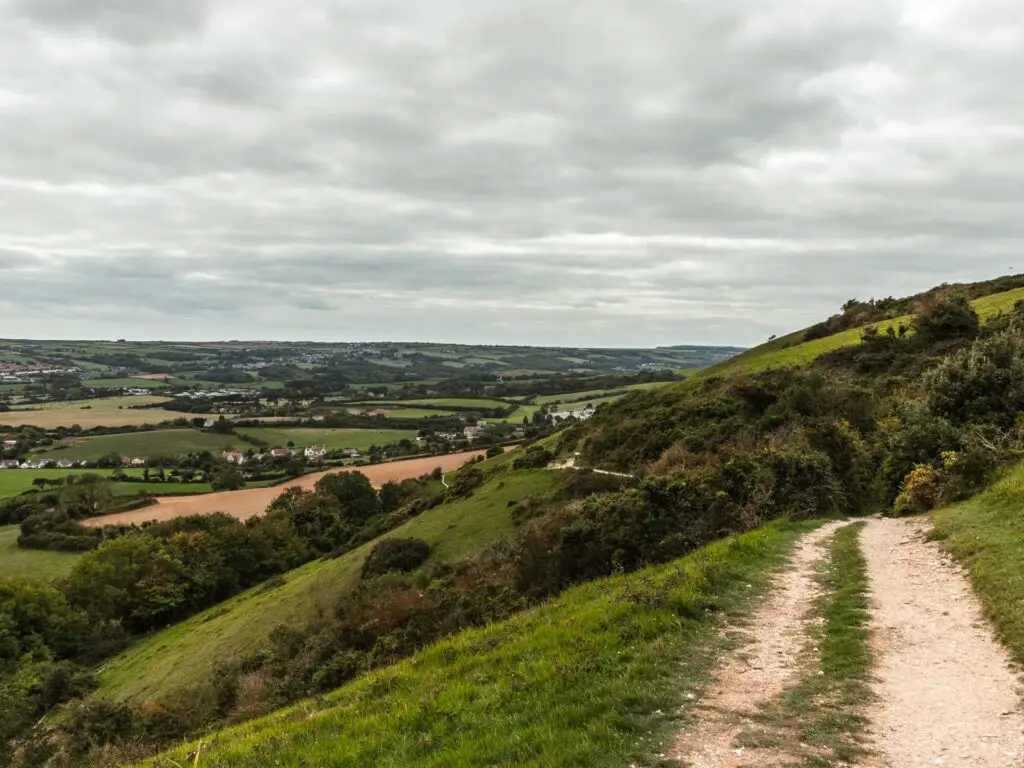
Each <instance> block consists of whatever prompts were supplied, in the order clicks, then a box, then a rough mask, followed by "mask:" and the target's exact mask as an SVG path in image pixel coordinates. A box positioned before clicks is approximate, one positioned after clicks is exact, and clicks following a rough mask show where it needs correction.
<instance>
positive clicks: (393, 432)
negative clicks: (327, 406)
mask: <svg viewBox="0 0 1024 768" xmlns="http://www.w3.org/2000/svg"><path fill="white" fill-rule="evenodd" d="M238 431H239V433H240V434H244V435H249V436H252V437H256V438H259V439H260V440H264V441H266V442H267V443H269V444H270V445H287V444H288V443H289V442H292V443H294V444H295V446H296V447H298V448H305V447H306V446H309V445H323V446H326V448H327V450H329V451H332V450H340V449H342V448H355V449H356V450H359V451H365V450H367V449H368V448H370V447H371V446H374V445H380V446H383V445H387V444H389V443H397V442H398V441H399V440H413V439H415V437H416V435H417V434H418V433H417V431H416V430H413V429H313V428H305V427H300V428H296V429H273V428H270V427H259V428H249V429H246V428H242V429H239V430H238ZM235 442H236V443H239V445H238V446H237V447H239V448H241V447H243V444H241V443H240V441H238V440H237V439H236V440H235ZM244 447H246V448H251V447H252V446H251V445H247V444H246V445H244Z"/></svg>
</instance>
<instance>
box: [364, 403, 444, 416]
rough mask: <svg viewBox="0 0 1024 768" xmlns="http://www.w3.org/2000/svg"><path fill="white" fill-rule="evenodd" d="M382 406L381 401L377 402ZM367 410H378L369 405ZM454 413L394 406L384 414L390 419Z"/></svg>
mask: <svg viewBox="0 0 1024 768" xmlns="http://www.w3.org/2000/svg"><path fill="white" fill-rule="evenodd" d="M377 406H378V407H380V403H378V404H377ZM367 410H376V409H374V408H370V407H369V406H367ZM451 415H452V414H451V413H449V412H446V411H440V410H438V411H433V410H429V409H427V408H392V409H390V410H388V412H387V413H385V414H384V417H385V418H388V419H429V418H432V417H436V416H448V417H450V416H451Z"/></svg>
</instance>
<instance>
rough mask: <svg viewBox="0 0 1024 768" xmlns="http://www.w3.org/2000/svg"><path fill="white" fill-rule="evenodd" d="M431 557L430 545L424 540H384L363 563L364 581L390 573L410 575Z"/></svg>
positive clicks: (371, 551)
mask: <svg viewBox="0 0 1024 768" xmlns="http://www.w3.org/2000/svg"><path fill="white" fill-rule="evenodd" d="M428 557H430V544H428V543H427V542H425V541H423V540H422V539H412V538H409V539H384V540H383V541H381V542H379V543H378V544H376V545H375V546H374V548H373V549H372V550H370V554H369V556H368V557H367V558H366V560H365V561H364V563H363V571H362V576H363V578H364V579H367V578H371V577H373V576H380V575H381V574H383V573H387V572H388V571H400V572H402V573H408V572H409V571H414V570H416V569H417V568H419V567H420V566H421V565H423V563H425V562H426V561H427V558H428Z"/></svg>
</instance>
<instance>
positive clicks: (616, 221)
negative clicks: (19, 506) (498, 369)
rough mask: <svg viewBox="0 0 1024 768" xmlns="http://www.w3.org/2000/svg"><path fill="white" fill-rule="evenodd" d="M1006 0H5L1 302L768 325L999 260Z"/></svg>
mask: <svg viewBox="0 0 1024 768" xmlns="http://www.w3.org/2000/svg"><path fill="white" fill-rule="evenodd" d="M1007 2H1008V0H987V2H986V3H984V4H982V5H981V6H980V7H979V5H978V4H977V3H971V2H968V0H939V2H930V3H925V2H924V0H870V1H869V2H866V3H861V4H856V5H852V4H839V3H836V4H819V3H802V2H801V3H792V2H783V1H782V0H770V1H769V2H766V3H761V4H757V5H754V6H751V5H750V4H749V3H741V2H739V0H725V2H722V3H716V4H713V5H706V4H705V5H694V4H684V3H677V2H672V1H671V0H645V2H643V3H641V4H634V5H624V4H621V3H617V2H613V1H612V0H595V2H592V3H586V4H582V3H574V2H570V0H555V1H554V2H552V1H551V0H548V1H547V2H541V1H540V0H528V2H523V3H515V4H505V5H500V4H480V3H470V2H468V0H443V1H442V2H436V3H429V4H428V3H425V2H424V3H420V2H413V3H409V2H399V1H398V0H388V1H387V2H380V3H373V4H366V3H356V2H354V1H348V0H346V1H342V0H333V1H331V2H328V0H316V1H314V2H310V3H303V4H299V5H293V4H287V5H286V4H284V3H281V2H278V1H277V0H220V1H219V2H217V3H210V4H209V5H207V4H205V3H199V2H177V1H176V2H174V3H170V2H163V0H161V1H160V2H153V3H146V4H137V3H130V4H126V3H125V2H120V1H119V2H115V3H110V2H105V3H100V2H98V1H95V0H88V2H87V1H86V0H76V2H74V3H72V2H70V0H64V2H60V1H59V0H34V1H33V2H32V3H28V2H24V1H23V0H18V1H17V2H15V1H14V0H7V2H6V4H5V3H4V0H0V10H2V11H3V15H2V16H0V269H2V270H4V279H3V280H2V281H0V328H4V329H7V328H11V329H12V330H11V331H10V333H11V334H13V335H18V334H20V335H26V334H32V333H34V334H37V335H39V334H43V333H44V332H45V333H50V334H52V335H66V334H67V333H72V331H71V330H68V331H65V332H61V331H60V324H59V322H55V321H54V320H52V319H51V318H43V317H42V315H43V314H44V313H43V310H42V309H40V308H41V307H48V308H52V307H54V306H60V307H64V308H65V310H66V311H65V312H64V313H63V314H65V315H67V314H69V313H70V314H72V315H74V317H73V318H70V320H69V323H68V325H69V326H73V327H74V329H75V330H74V331H73V332H74V333H81V331H82V329H83V328H86V327H93V328H95V333H97V334H105V335H112V334H111V333H110V329H112V328H113V327H115V326H116V324H117V322H118V318H125V319H126V320H125V321H126V322H127V321H128V320H127V319H131V321H132V322H133V323H134V324H136V325H140V324H141V326H142V327H144V328H150V329H152V334H151V335H154V336H157V335H170V334H185V335H190V334H191V335H196V336H202V337H204V338H212V337H218V336H223V335H231V336H234V337H239V338H244V337H268V336H274V335H286V336H293V337H296V338H298V337H302V338H312V337H315V338H341V337H344V336H345V335H350V336H352V337H359V338H373V337H379V336H380V335H388V336H392V337H401V338H414V337H429V338H433V339H444V338H452V339H458V340H464V341H468V340H479V341H500V342H530V343H546V342H550V343H577V344H598V343H608V344H645V345H646V344H657V343H662V344H671V343H683V342H693V341H701V340H704V341H709V342H723V343H728V342H734V343H755V342H757V341H759V340H760V339H762V338H763V337H764V336H766V335H768V334H769V333H773V332H782V331H786V330H789V329H791V328H792V327H794V326H798V325H802V324H806V323H810V322H813V321H814V320H816V319H820V317H821V316H823V315H824V314H826V313H828V312H830V311H833V310H834V308H835V307H836V306H837V305H838V304H839V303H840V302H842V301H844V300H846V299H848V298H850V297H851V296H853V295H858V296H870V295H876V296H877V295H882V294H890V293H894V294H899V293H905V292H910V291H913V290H918V289H922V288H926V287H928V286H930V285H932V284H934V283H936V282H941V281H945V280H964V279H979V278H982V277H988V276H992V275H994V274H998V273H1000V272H1004V271H1006V270H1007V269H1009V268H1010V267H1011V266H1013V265H1014V261H1015V254H1016V253H1019V252H1020V247H1021V244H1022V241H1024V217H1022V216H1021V215H1020V210H1019V207H1020V204H1019V194H1018V191H1019V189H1021V188H1022V185H1024V133H1022V131H1021V129H1020V120H1019V115H1020V107H1021V105H1022V103H1024V101H1022V99H1024V97H1022V96H1021V94H1020V91H1019V89H1017V88H1016V87H1015V83H1016V82H1017V80H1018V79H1019V78H1018V76H1019V74H1022V73H1024V52H1022V50H1021V49H1020V47H1019V46H1014V45H1012V44H1009V43H1007V42H1000V41H1007V40H1012V38H1013V34H1014V33H1015V32H1016V34H1020V33H1021V32H1022V31H1024V29H1022V27H1024V22H1021V21H1020V20H1019V18H1018V16H1015V15H1013V14H1012V13H1010V11H1012V10H1013V9H1014V7H1015V6H1013V4H1012V3H1011V4H1009V5H1007V4H1006V3H1007ZM1015 20H1016V21H1015ZM979 41H988V42H987V44H984V45H983V44H981V43H980V42H979ZM10 253H14V254H15V256H14V257H13V259H12V258H11V257H10V256H9V254H10ZM26 254H27V256H24V255H26ZM29 263H31V264H32V268H31V269H27V268H25V265H26V264H29ZM18 265H20V267H19V266H18ZM12 266H13V267H14V268H13V269H12ZM1021 268H1022V270H1024V263H1022V264H1021ZM470 317H471V318H473V320H471V321H470V320H468V319H467V318H470ZM136 318H138V320H136ZM90 324H92V325H91V326H90ZM113 335H124V334H116V333H114V334H113Z"/></svg>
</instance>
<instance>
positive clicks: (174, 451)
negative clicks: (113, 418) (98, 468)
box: [34, 429, 252, 461]
mask: <svg viewBox="0 0 1024 768" xmlns="http://www.w3.org/2000/svg"><path fill="white" fill-rule="evenodd" d="M233 446H234V447H244V448H251V447H252V446H251V445H249V444H248V443H245V442H244V441H242V440H239V439H238V438H237V437H233V436H232V435H215V434H211V433H209V432H200V431H199V430H197V429H158V430H155V431H152V432H126V433H124V434H120V435H101V436H99V437H86V438H80V439H78V440H72V441H69V442H68V443H67V444H66V446H65V447H55V448H53V449H50V450H47V451H43V452H40V453H39V454H38V455H36V456H35V457H34V458H37V459H47V460H53V461H58V460H59V459H73V460H76V461H77V460H85V461H95V460H96V459H99V458H101V457H103V456H106V455H107V454H109V453H116V454H118V455H120V456H129V457H131V458H140V459H149V458H150V457H153V456H183V455H185V454H187V453H199V452H201V451H210V452H212V453H215V454H216V453H218V452H220V451H224V450H226V449H228V448H231V447H233Z"/></svg>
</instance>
